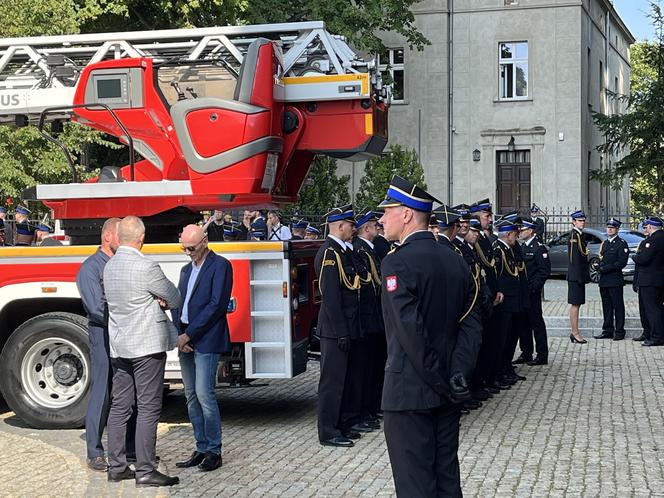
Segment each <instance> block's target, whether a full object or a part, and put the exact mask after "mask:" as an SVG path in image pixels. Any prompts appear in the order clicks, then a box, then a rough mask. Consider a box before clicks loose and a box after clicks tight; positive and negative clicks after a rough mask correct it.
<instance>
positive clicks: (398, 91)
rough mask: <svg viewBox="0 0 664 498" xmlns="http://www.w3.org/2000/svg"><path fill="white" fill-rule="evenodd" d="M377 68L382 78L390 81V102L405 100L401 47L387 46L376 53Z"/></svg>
mask: <svg viewBox="0 0 664 498" xmlns="http://www.w3.org/2000/svg"><path fill="white" fill-rule="evenodd" d="M378 68H379V70H380V72H381V73H382V74H383V77H384V78H387V79H388V80H389V81H392V102H403V101H404V100H405V95H406V92H405V88H404V83H405V80H404V52H403V48H388V49H387V50H385V51H384V52H383V53H381V54H379V55H378Z"/></svg>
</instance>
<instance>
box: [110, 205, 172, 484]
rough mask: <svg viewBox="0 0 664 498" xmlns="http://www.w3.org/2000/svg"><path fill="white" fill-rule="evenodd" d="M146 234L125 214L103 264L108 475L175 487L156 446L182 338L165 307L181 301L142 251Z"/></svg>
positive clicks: (120, 478)
mask: <svg viewBox="0 0 664 498" xmlns="http://www.w3.org/2000/svg"><path fill="white" fill-rule="evenodd" d="M144 239H145V226H144V225H143V222H142V221H141V220H140V218H137V217H136V216H127V217H126V218H124V219H123V220H122V221H121V222H120V224H119V225H118V241H119V244H120V247H118V250H117V252H116V253H115V256H114V257H113V258H111V260H110V261H109V262H108V263H107V264H106V267H105V268H104V290H105V293H106V301H107V302H108V313H109V321H108V337H109V347H110V355H111V365H112V367H113V388H112V391H111V408H110V411H109V414H108V450H109V451H108V455H109V469H108V480H109V481H116V482H117V481H122V480H125V479H134V478H135V479H136V486H137V487H144V486H172V485H174V484H177V483H178V482H179V479H178V478H177V477H169V476H167V475H164V474H162V473H160V472H159V471H157V462H156V454H155V449H156V443H157V423H158V422H159V415H160V414H161V403H162V396H163V384H164V367H165V365H166V351H168V350H170V349H173V348H174V347H175V344H176V342H177V330H176V329H175V327H174V325H173V323H172V322H171V321H170V320H169V319H168V317H167V316H166V314H165V312H164V311H165V310H166V309H170V308H178V307H179V306H181V304H182V300H181V298H180V293H179V292H178V290H177V288H176V287H175V285H173V284H172V283H171V282H170V281H169V280H168V279H167V278H166V276H165V275H164V273H163V272H162V270H161V268H160V267H159V265H158V264H157V263H155V262H154V261H152V260H150V259H148V258H146V257H145V256H143V254H142V253H141V252H140V249H141V248H142V247H143V241H144ZM134 400H135V403H134ZM134 404H135V405H136V406H135V407H134ZM133 409H135V410H136V411H137V416H136V472H135V473H134V472H133V471H132V470H131V469H130V468H129V466H128V465H127V458H126V454H125V450H126V448H125V433H126V431H127V421H128V420H129V417H130V416H131V413H132V410H133Z"/></svg>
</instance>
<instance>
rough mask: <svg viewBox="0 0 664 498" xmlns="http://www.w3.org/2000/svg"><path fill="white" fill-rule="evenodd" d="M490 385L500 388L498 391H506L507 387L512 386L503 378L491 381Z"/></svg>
mask: <svg viewBox="0 0 664 498" xmlns="http://www.w3.org/2000/svg"><path fill="white" fill-rule="evenodd" d="M490 387H493V388H494V389H498V392H500V391H506V390H507V389H509V388H510V387H512V386H511V384H505V383H504V382H503V381H502V379H499V380H494V381H493V382H492V383H491V386H490Z"/></svg>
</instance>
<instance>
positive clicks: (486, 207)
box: [470, 198, 493, 213]
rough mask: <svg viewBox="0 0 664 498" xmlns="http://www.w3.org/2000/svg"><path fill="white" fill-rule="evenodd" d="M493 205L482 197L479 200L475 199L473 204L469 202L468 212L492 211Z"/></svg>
mask: <svg viewBox="0 0 664 498" xmlns="http://www.w3.org/2000/svg"><path fill="white" fill-rule="evenodd" d="M492 210H493V205H492V204H491V202H490V201H489V199H488V198H487V199H482V200H481V201H477V202H476V203H474V204H471V206H470V212H471V213H477V212H479V211H486V212H487V213H492V212H493V211H492Z"/></svg>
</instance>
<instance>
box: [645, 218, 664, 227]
mask: <svg viewBox="0 0 664 498" xmlns="http://www.w3.org/2000/svg"><path fill="white" fill-rule="evenodd" d="M643 224H644V225H650V226H653V227H661V226H662V224H663V223H662V218H660V217H659V216H648V217H647V218H646V219H645V221H644V222H643Z"/></svg>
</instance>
